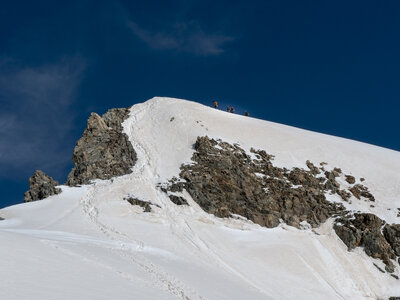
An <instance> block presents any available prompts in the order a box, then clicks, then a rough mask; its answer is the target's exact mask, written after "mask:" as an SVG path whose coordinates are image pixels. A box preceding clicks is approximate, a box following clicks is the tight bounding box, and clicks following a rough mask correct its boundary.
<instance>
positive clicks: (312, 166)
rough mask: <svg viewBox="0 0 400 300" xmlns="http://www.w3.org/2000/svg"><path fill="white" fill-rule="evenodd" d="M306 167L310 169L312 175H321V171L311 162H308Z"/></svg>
mask: <svg viewBox="0 0 400 300" xmlns="http://www.w3.org/2000/svg"><path fill="white" fill-rule="evenodd" d="M306 165H307V167H308V168H309V169H310V171H311V173H313V175H317V174H320V173H321V172H320V170H319V169H318V168H317V167H316V166H315V165H314V164H313V163H312V162H310V161H309V160H307V161H306Z"/></svg>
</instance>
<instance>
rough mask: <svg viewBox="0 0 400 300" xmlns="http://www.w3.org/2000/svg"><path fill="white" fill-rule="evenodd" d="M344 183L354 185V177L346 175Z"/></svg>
mask: <svg viewBox="0 0 400 300" xmlns="http://www.w3.org/2000/svg"><path fill="white" fill-rule="evenodd" d="M346 181H347V182H348V183H350V184H354V183H356V179H355V177H354V176H351V175H346Z"/></svg>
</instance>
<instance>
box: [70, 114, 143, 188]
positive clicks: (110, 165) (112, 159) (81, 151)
mask: <svg viewBox="0 0 400 300" xmlns="http://www.w3.org/2000/svg"><path fill="white" fill-rule="evenodd" d="M128 116H129V109H126V108H120V109H111V110H109V111H108V112H107V113H106V114H104V115H103V116H102V117H100V116H99V115H98V114H96V113H92V114H91V115H90V118H89V120H88V124H87V128H86V130H85V131H84V133H83V135H82V137H81V139H80V140H79V141H78V142H77V143H76V146H75V149H74V154H73V156H72V160H73V162H74V168H73V169H72V170H71V172H70V173H69V175H68V179H67V185H70V186H75V185H79V184H87V183H89V182H90V181H91V180H93V179H110V178H112V177H114V176H121V175H125V174H129V173H131V168H132V167H133V166H134V164H135V162H136V159H137V158H136V152H135V150H134V149H133V147H132V144H131V143H130V142H129V140H128V136H127V135H126V134H125V133H123V128H122V125H121V124H122V122H123V121H124V120H125V119H126V118H127V117H128Z"/></svg>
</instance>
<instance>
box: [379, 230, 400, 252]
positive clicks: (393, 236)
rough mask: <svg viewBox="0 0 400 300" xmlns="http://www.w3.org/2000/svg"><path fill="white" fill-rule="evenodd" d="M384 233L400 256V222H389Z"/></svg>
mask: <svg viewBox="0 0 400 300" xmlns="http://www.w3.org/2000/svg"><path fill="white" fill-rule="evenodd" d="M383 235H384V236H385V238H386V240H387V241H388V243H389V244H390V246H391V247H392V249H393V251H394V253H395V254H396V255H397V256H399V257H400V224H392V225H389V224H387V225H386V226H385V227H384V228H383Z"/></svg>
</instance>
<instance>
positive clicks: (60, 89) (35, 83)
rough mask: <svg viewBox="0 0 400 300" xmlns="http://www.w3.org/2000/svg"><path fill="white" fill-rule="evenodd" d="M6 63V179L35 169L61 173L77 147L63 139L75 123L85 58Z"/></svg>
mask: <svg viewBox="0 0 400 300" xmlns="http://www.w3.org/2000/svg"><path fill="white" fill-rule="evenodd" d="M3 61H4V60H3ZM2 66H3V68H2V71H0V104H1V106H2V108H3V109H2V110H1V111H0V178H1V177H3V178H4V177H9V176H12V175H11V173H16V172H19V173H23V174H25V173H26V172H30V171H31V169H32V168H43V169H45V170H47V171H49V172H51V171H53V172H56V173H59V172H60V170H62V168H63V167H65V166H66V165H67V164H68V163H69V161H70V159H71V152H72V149H68V154H67V153H66V150H64V149H63V145H64V143H63V141H64V140H65V138H66V137H67V136H68V134H69V133H70V131H71V128H72V127H73V121H74V114H73V113H72V110H71V105H72V104H73V102H74V101H75V98H76V93H77V89H78V86H79V84H80V82H81V80H82V76H83V72H84V69H85V61H84V60H83V59H82V58H77V57H74V58H65V59H62V60H61V61H59V62H58V63H55V64H49V65H42V66H38V67H18V66H17V64H16V63H15V62H14V61H12V60H8V61H7V62H5V63H3V65H2ZM54 175H56V176H57V175H58V176H59V175H60V174H54Z"/></svg>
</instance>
